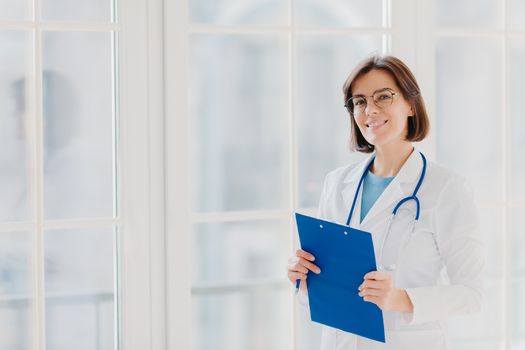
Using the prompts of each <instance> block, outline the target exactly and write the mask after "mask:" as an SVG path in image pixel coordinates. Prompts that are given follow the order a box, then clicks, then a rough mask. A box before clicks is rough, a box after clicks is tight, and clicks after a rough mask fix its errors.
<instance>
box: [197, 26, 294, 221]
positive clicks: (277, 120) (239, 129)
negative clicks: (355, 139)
mask: <svg viewBox="0 0 525 350" xmlns="http://www.w3.org/2000/svg"><path fill="white" fill-rule="evenodd" d="M190 46H191V47H190V49H191V52H190V53H191V56H190V57H191V59H190V62H191V64H190V72H189V73H190V78H189V82H190V83H189V104H190V107H189V108H190V112H189V113H190V117H189V121H190V152H191V153H190V160H191V161H192V164H191V166H192V170H193V177H192V178H193V179H194V181H193V183H192V189H191V192H190V193H193V194H194V197H193V201H194V205H195V207H196V210H198V211H221V210H255V209H277V208H283V207H285V206H286V205H287V198H288V183H287V171H288V159H287V157H286V155H287V153H286V150H287V141H288V134H287V123H288V79H287V46H286V35H235V34H234V35H232V34H196V35H192V36H191V37H190Z"/></svg>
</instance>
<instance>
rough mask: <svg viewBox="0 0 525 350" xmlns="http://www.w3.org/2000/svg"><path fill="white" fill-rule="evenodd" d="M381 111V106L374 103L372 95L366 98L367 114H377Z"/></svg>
mask: <svg viewBox="0 0 525 350" xmlns="http://www.w3.org/2000/svg"><path fill="white" fill-rule="evenodd" d="M378 111H379V107H377V106H376V104H375V103H374V100H373V98H372V97H369V98H367V100H366V107H365V114H366V115H369V114H377V113H378Z"/></svg>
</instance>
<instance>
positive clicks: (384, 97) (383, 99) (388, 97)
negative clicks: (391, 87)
mask: <svg viewBox="0 0 525 350" xmlns="http://www.w3.org/2000/svg"><path fill="white" fill-rule="evenodd" d="M391 98H392V96H390V95H389V94H381V95H379V96H378V98H377V99H378V100H379V101H386V100H390V99H391Z"/></svg>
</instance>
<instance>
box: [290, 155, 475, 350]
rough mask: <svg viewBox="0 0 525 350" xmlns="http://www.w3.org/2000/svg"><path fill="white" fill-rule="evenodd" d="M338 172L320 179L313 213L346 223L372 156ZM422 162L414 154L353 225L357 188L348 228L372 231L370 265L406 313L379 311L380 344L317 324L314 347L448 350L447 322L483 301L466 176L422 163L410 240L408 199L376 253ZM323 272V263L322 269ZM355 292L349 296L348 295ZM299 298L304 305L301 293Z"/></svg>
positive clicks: (324, 349)
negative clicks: (387, 279)
mask: <svg viewBox="0 0 525 350" xmlns="http://www.w3.org/2000/svg"><path fill="white" fill-rule="evenodd" d="M372 156H373V154H372V155H370V157H367V158H366V159H364V160H363V161H361V162H358V163H355V164H352V165H349V166H345V167H341V168H338V169H336V170H334V171H332V172H330V173H329V174H328V175H327V176H326V179H325V182H324V186H323V191H322V194H321V199H320V204H319V212H318V216H319V218H321V219H324V220H327V221H332V222H336V223H339V224H342V225H345V224H346V220H347V218H348V214H349V212H350V208H351V206H352V200H353V198H354V194H355V191H356V189H357V186H358V183H359V180H360V178H361V175H362V174H363V172H364V171H365V167H366V166H367V165H368V164H369V162H370V160H371V157H372ZM422 168H423V161H422V158H421V155H420V154H419V151H418V150H417V149H414V151H413V152H412V154H411V155H410V157H409V158H408V159H407V161H406V162H405V163H404V165H403V166H402V168H401V169H400V171H399V172H398V174H397V176H396V177H395V178H394V179H393V180H392V182H391V183H390V184H389V185H388V187H387V188H385V190H384V192H383V193H382V194H381V196H380V197H379V198H378V199H377V201H376V202H375V203H374V205H373V206H372V208H370V211H369V212H368V213H367V215H366V216H365V218H364V219H363V222H362V223H360V222H359V221H360V219H359V218H360V215H361V213H360V212H361V195H362V193H361V192H362V188H363V186H361V189H360V193H359V195H358V198H357V202H356V207H355V210H354V213H353V216H352V220H351V222H350V226H351V227H353V228H356V229H359V230H363V231H367V232H370V233H371V234H372V239H373V242H374V249H375V256H376V261H377V263H378V265H379V264H383V265H384V266H388V265H391V264H395V266H396V268H395V270H394V271H390V272H389V273H391V275H392V277H393V281H394V286H395V287H396V288H401V289H405V290H406V291H407V293H408V295H409V297H410V299H411V301H412V304H413V306H414V312H413V313H400V312H389V311H387V312H384V313H383V315H384V323H385V333H386V343H380V342H376V341H373V340H369V339H367V338H363V337H360V336H356V335H354V334H351V333H347V332H344V331H341V330H337V329H334V328H330V327H326V326H323V332H322V340H321V350H363V349H370V350H376V349H377V350H380V349H381V350H386V349H389V350H394V349H396V350H411V349H413V350H422V349H424V350H443V349H447V348H448V345H447V338H446V334H445V333H446V324H445V321H446V319H447V318H449V317H450V316H453V315H460V314H467V313H472V312H477V311H479V310H480V308H481V305H482V299H483V285H484V270H485V257H484V247H483V241H482V239H481V234H480V231H479V224H478V216H477V211H476V207H475V204H474V200H473V196H472V191H471V188H470V186H469V185H468V184H467V183H466V182H465V179H464V178H463V177H461V176H459V175H458V174H455V173H453V172H451V171H450V170H447V169H446V168H444V167H442V166H440V165H438V164H436V163H433V162H427V169H426V175H425V178H424V180H423V183H422V185H421V187H420V189H419V192H418V194H417V195H418V197H419V200H420V204H421V213H420V218H419V221H417V222H416V223H415V228H414V232H413V233H412V235H410V225H411V224H412V222H413V220H414V217H415V202H414V201H408V202H406V203H405V204H403V206H402V207H400V209H399V210H398V212H397V216H396V218H395V219H394V221H393V223H392V226H391V230H390V234H389V235H388V237H387V240H386V242H385V247H384V251H383V257H382V261H381V259H380V251H379V250H380V249H381V244H382V239H383V235H384V234H385V230H386V225H387V221H388V219H389V217H390V216H391V213H392V210H393V208H394V206H395V205H396V204H397V203H398V202H399V200H401V199H402V198H404V197H406V196H410V195H412V193H413V191H414V189H415V187H416V185H417V182H418V180H419V177H420V175H421V171H422ZM321 270H322V266H321ZM354 292H355V293H357V291H348V293H354ZM299 301H300V302H301V304H303V305H308V303H307V296H305V295H304V293H303V292H301V293H299Z"/></svg>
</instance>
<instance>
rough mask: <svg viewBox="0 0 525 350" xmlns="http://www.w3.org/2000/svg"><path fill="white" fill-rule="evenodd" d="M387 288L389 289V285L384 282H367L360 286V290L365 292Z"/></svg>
mask: <svg viewBox="0 0 525 350" xmlns="http://www.w3.org/2000/svg"><path fill="white" fill-rule="evenodd" d="M386 287H387V285H386V283H384V282H383V281H374V280H365V281H364V282H363V283H362V284H361V285H360V286H359V290H363V289H365V288H373V289H384V288H386Z"/></svg>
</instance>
